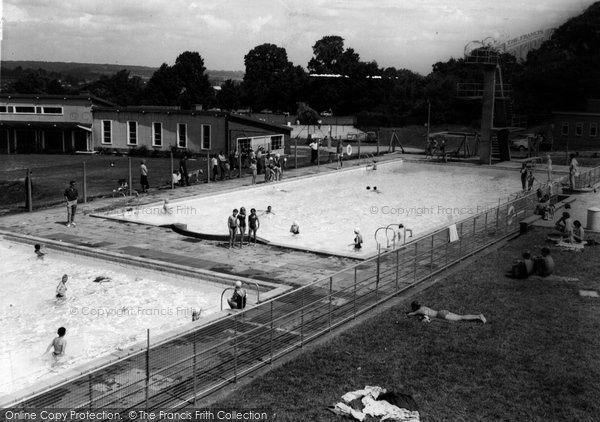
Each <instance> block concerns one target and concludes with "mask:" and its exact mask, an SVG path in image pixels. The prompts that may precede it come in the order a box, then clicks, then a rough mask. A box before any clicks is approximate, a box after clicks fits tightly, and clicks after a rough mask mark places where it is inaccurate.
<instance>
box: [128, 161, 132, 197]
mask: <svg viewBox="0 0 600 422" xmlns="http://www.w3.org/2000/svg"><path fill="white" fill-rule="evenodd" d="M131 195H133V179H132V177H131V157H129V196H131Z"/></svg>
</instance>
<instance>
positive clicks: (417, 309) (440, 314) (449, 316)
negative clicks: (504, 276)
mask: <svg viewBox="0 0 600 422" xmlns="http://www.w3.org/2000/svg"><path fill="white" fill-rule="evenodd" d="M410 307H411V309H412V312H407V313H406V315H407V316H409V317H413V316H422V317H424V318H423V319H424V320H429V318H439V319H445V320H446V321H452V322H454V321H481V322H483V323H484V324H485V323H486V322H487V320H486V319H485V317H484V316H483V314H479V315H458V314H455V313H452V312H450V311H447V310H445V309H442V310H441V311H436V310H435V309H431V308H428V307H427V306H423V305H421V304H420V303H419V302H416V301H415V302H413V303H411V304H410Z"/></svg>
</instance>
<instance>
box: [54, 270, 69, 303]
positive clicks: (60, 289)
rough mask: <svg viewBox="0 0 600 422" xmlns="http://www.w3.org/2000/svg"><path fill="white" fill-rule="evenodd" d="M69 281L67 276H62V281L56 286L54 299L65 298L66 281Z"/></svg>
mask: <svg viewBox="0 0 600 422" xmlns="http://www.w3.org/2000/svg"><path fill="white" fill-rule="evenodd" d="M68 279H69V276H68V275H66V274H65V275H63V276H62V279H61V280H60V281H59V282H58V286H56V298H57V299H62V298H65V297H67V280H68Z"/></svg>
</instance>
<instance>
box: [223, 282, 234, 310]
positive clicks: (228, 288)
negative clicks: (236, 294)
mask: <svg viewBox="0 0 600 422" xmlns="http://www.w3.org/2000/svg"><path fill="white" fill-rule="evenodd" d="M227 290H235V288H233V287H227V288H226V289H225V290H223V292H222V293H221V310H223V295H224V294H225V292H226V291H227Z"/></svg>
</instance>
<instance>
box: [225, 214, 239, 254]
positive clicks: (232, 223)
mask: <svg viewBox="0 0 600 422" xmlns="http://www.w3.org/2000/svg"><path fill="white" fill-rule="evenodd" d="M237 215H238V210H237V208H236V209H234V210H233V214H231V215H230V216H229V218H228V219H227V227H228V228H229V249H231V248H233V246H234V245H233V242H234V241H235V234H236V233H237V229H238V219H237Z"/></svg>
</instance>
